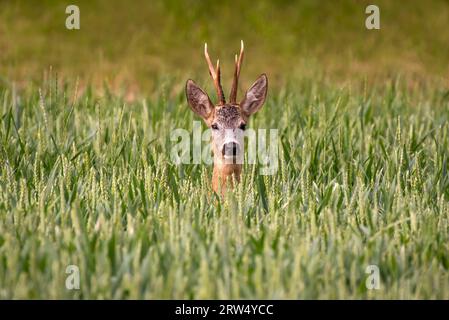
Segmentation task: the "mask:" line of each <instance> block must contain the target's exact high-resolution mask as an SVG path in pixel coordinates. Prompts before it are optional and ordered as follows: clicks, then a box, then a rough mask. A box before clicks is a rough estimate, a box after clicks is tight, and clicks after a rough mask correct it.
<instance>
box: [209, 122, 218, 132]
mask: <svg viewBox="0 0 449 320" xmlns="http://www.w3.org/2000/svg"><path fill="white" fill-rule="evenodd" d="M210 127H211V128H212V130H218V126H217V124H216V123H214V124H213V125H211V126H210Z"/></svg>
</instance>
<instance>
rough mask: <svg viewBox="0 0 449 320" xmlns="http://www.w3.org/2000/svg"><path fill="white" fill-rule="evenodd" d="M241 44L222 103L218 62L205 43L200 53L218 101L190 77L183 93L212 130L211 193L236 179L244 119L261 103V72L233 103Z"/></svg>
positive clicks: (264, 88) (263, 79)
mask: <svg viewBox="0 0 449 320" xmlns="http://www.w3.org/2000/svg"><path fill="white" fill-rule="evenodd" d="M243 54H244V46H243V41H241V48H240V54H239V56H238V57H237V55H235V70H234V79H233V83H232V87H231V93H230V96H229V103H227V102H226V99H225V96H224V93H223V88H222V86H221V73H220V61H219V60H217V64H216V67H215V68H214V66H213V64H212V62H211V60H210V57H209V53H208V52H207V43H206V44H205V45H204V55H205V57H206V61H207V64H208V66H209V73H210V75H211V77H212V79H213V81H214V86H215V90H216V91H217V97H218V103H217V104H216V105H214V104H213V103H212V101H211V99H210V98H209V96H208V95H207V93H206V92H204V91H203V90H202V89H201V88H200V87H199V86H198V85H197V84H196V83H195V82H194V81H193V80H190V79H189V80H187V83H186V96H187V101H188V103H189V106H190V108H191V109H192V110H193V112H195V113H196V114H197V115H199V116H200V117H201V118H203V119H204V121H205V123H206V124H207V126H208V127H209V128H211V131H212V151H213V154H214V173H213V178H212V187H213V189H214V191H215V192H218V191H219V189H221V191H222V193H223V191H224V190H225V189H226V188H225V186H226V184H227V182H228V181H229V182H231V183H232V179H231V177H234V178H235V180H236V181H239V180H240V173H241V168H242V159H243V147H242V146H243V135H244V130H245V128H246V125H247V123H248V118H249V117H250V116H251V115H252V114H253V113H255V112H257V111H258V110H259V109H260V108H261V107H262V105H263V103H264V102H265V98H266V95H267V86H268V78H267V76H266V75H265V74H262V75H260V76H259V78H257V80H256V82H254V83H253V85H252V86H251V87H250V88H249V89H248V90H247V91H246V93H245V96H244V98H243V99H242V100H241V101H240V103H237V90H238V80H239V76H240V69H241V66H242V62H243Z"/></svg>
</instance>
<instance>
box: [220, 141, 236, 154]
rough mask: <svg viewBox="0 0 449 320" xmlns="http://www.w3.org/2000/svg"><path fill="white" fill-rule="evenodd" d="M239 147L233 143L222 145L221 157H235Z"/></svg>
mask: <svg viewBox="0 0 449 320" xmlns="http://www.w3.org/2000/svg"><path fill="white" fill-rule="evenodd" d="M238 149H239V146H238V145H237V143H235V142H228V143H225V144H224V145H223V150H222V151H221V152H222V153H223V156H234V157H235V156H236V155H237V152H238Z"/></svg>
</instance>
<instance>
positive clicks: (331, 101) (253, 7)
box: [0, 0, 449, 299]
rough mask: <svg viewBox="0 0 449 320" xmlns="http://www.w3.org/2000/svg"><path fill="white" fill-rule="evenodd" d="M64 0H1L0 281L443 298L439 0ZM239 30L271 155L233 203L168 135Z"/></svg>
mask: <svg viewBox="0 0 449 320" xmlns="http://www.w3.org/2000/svg"><path fill="white" fill-rule="evenodd" d="M70 3H74V4H76V5H78V6H79V10H80V21H81V22H80V25H81V27H80V29H79V30H68V29H67V28H66V26H65V19H66V17H67V14H66V13H65V10H66V6H67V5H68V4H69V3H68V2H66V1H54V0H41V1H39V4H38V5H37V4H36V3H35V2H33V1H29V0H10V1H1V0H0V299H11V298H14V299H19V298H32V299H47V298H49V299H57V298H63V299H122V298H124V299H134V298H135V299H143V298H145V299H148V298H149V299H168V298H176V299H177V298H183V299H193V298H198V299H203V298H209V299H213V298H220V299H223V298H228V299H231V298H232V299H238V298H261V299H269V298H272V299H297V298H300V299H315V298H318V299H327V298H337V299H343V298H351V299H393V298H399V299H405V298H411V299H415V298H429V299H437V298H445V299H449V202H448V201H449V170H448V169H449V164H448V160H449V90H448V88H449V82H448V79H449V68H448V66H449V55H448V54H447V53H448V52H449V42H448V39H447V30H449V19H448V18H447V17H448V16H449V2H448V1H447V0H429V1H425V2H424V1H420V0H408V1H392V0H376V1H371V0H357V1H354V0H341V1H316V0H280V1H277V0H276V1H275V0H260V1H240V0H226V1H214V0H202V1H197V0H168V1H162V0H153V1H148V0H134V1H132V4H131V2H127V1H119V0H95V1H91V0H74V1H70ZM372 3H374V4H376V5H378V7H379V12H380V29H379V30H368V29H367V28H366V27H365V19H366V17H367V15H366V13H365V8H366V6H367V5H368V4H372ZM241 39H243V40H244V41H245V60H244V63H243V67H242V73H241V81H240V82H239V85H240V87H239V97H240V98H241V97H242V95H243V92H244V90H245V89H247V88H248V87H249V86H250V84H251V83H252V82H253V81H254V80H255V79H256V77H257V76H258V75H259V74H261V73H266V74H267V75H268V78H269V90H268V98H267V101H266V104H265V106H264V107H263V108H262V109H261V110H260V111H259V112H258V113H257V114H255V115H254V116H253V117H252V118H251V120H250V122H249V125H248V127H249V128H254V129H270V128H272V129H277V130H278V136H279V140H278V148H279V159H278V160H279V169H278V171H277V172H276V173H275V174H274V175H270V176H263V175H260V174H259V171H258V170H259V168H260V165H249V164H245V166H244V172H243V176H242V182H241V183H240V184H239V185H238V186H237V187H236V189H235V190H234V192H233V193H231V194H228V195H227V196H226V197H225V198H224V199H220V198H219V197H217V196H215V195H214V193H213V192H212V188H211V181H210V180H211V175H212V166H211V165H206V164H200V165H198V164H188V165H175V164H174V163H173V162H172V161H171V157H170V152H171V150H172V147H173V146H174V142H172V141H170V134H171V133H172V132H173V130H174V129H186V130H188V131H189V132H191V131H192V128H193V126H194V125H193V121H194V120H196V121H200V119H199V118H198V117H196V116H195V115H194V114H193V113H192V112H191V110H190V109H189V107H188V105H187V102H186V98H185V96H184V85H185V82H186V80H187V79H188V78H192V79H194V80H195V81H196V82H197V83H198V84H199V85H200V86H201V87H203V88H204V89H205V90H206V91H207V92H208V93H212V92H213V87H212V83H211V80H210V79H209V77H208V74H207V67H206V63H205V61H204V58H203V45H204V42H207V43H208V45H209V49H210V54H211V57H212V59H213V60H215V59H217V58H219V59H220V65H221V67H222V75H223V77H222V79H223V85H224V89H225V92H226V93H227V92H229V89H230V85H229V84H230V82H231V79H232V74H233V73H232V71H233V64H234V61H233V57H234V54H235V53H237V52H238V49H239V45H240V40H241ZM211 98H212V99H213V100H214V101H215V99H214V96H213V95H211ZM203 127H204V128H205V126H204V124H203ZM190 156H192V154H191V155H190ZM370 266H377V267H378V270H379V275H380V287H379V289H369V288H370V287H369V286H368V287H367V285H366V284H367V280H368V282H369V283H372V282H370V279H372V278H371V277H370V276H372V275H371V274H370V273H367V270H375V269H370V268H371V267H370ZM78 271H79V274H78V273H77V272H78ZM76 275H79V289H76V288H75V289H74V290H72V289H73V285H74V284H75V283H76V281H75V280H74V279H75V278H74V277H75V276H76ZM67 284H69V285H68V286H67ZM75 287H76V286H75Z"/></svg>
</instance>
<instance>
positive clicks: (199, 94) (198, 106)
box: [186, 79, 214, 120]
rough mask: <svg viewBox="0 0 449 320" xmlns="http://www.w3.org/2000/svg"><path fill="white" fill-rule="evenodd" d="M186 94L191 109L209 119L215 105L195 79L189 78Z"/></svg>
mask: <svg viewBox="0 0 449 320" xmlns="http://www.w3.org/2000/svg"><path fill="white" fill-rule="evenodd" d="M186 96H187V101H188V103H189V106H190V109H192V110H193V112H195V113H196V114H197V115H199V116H200V117H201V118H203V119H204V120H207V119H208V118H209V117H210V116H211V115H212V112H213V111H214V105H213V104H212V102H211V101H210V99H209V96H208V95H207V93H206V92H204V91H203V90H202V89H201V88H200V87H198V85H197V84H196V83H195V82H194V81H193V80H190V79H189V80H187V83H186Z"/></svg>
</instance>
